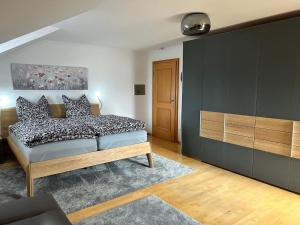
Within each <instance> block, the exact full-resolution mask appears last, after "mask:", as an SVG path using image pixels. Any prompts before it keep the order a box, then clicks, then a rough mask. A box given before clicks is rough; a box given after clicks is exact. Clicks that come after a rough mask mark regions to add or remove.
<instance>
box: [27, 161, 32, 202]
mask: <svg viewBox="0 0 300 225" xmlns="http://www.w3.org/2000/svg"><path fill="white" fill-rule="evenodd" d="M26 186H27V197H33V179H32V177H31V171H30V166H28V169H27V172H26Z"/></svg>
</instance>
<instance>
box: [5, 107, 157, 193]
mask: <svg viewBox="0 0 300 225" xmlns="http://www.w3.org/2000/svg"><path fill="white" fill-rule="evenodd" d="M49 108H50V111H51V114H52V116H53V117H56V118H64V117H65V110H64V105H63V104H52V105H49ZM91 111H92V114H93V115H95V116H97V115H100V111H99V106H98V105H97V104H92V105H91ZM1 112H2V113H1V115H2V116H1V124H2V126H1V134H2V137H4V138H7V141H8V145H9V146H10V148H11V150H12V152H13V153H14V155H15V156H16V158H17V160H18V162H19V163H20V165H21V166H22V168H23V169H24V171H25V173H26V182H27V184H26V186H27V195H28V196H29V197H31V196H33V194H34V180H35V179H38V178H41V177H45V176H50V175H54V174H59V173H63V172H67V171H72V170H76V169H82V168H86V167H89V166H95V165H98V164H102V163H107V162H112V161H116V160H121V159H126V158H131V157H134V156H139V155H146V157H147V159H148V163H149V167H153V159H152V155H151V152H152V151H151V147H150V143H149V142H147V133H146V131H144V130H137V131H132V132H124V133H120V134H110V135H105V136H99V137H97V136H95V137H94V138H86V139H75V140H67V141H61V142H52V143H47V144H43V145H39V146H34V147H30V148H28V147H27V146H25V145H24V144H23V143H22V142H20V141H19V140H18V138H16V137H15V136H14V134H12V133H10V132H9V126H10V125H12V124H15V123H16V122H17V115H16V109H15V108H9V109H3V110H2V111H1Z"/></svg>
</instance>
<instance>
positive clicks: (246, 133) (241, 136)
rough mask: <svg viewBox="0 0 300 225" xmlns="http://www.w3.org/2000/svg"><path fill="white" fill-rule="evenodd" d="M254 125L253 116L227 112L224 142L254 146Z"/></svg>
mask: <svg viewBox="0 0 300 225" xmlns="http://www.w3.org/2000/svg"><path fill="white" fill-rule="evenodd" d="M254 126H255V117H253V116H241V115H234V114H225V135H224V142H227V143H231V144H236V145H240V146H244V147H248V148H253V145H254Z"/></svg>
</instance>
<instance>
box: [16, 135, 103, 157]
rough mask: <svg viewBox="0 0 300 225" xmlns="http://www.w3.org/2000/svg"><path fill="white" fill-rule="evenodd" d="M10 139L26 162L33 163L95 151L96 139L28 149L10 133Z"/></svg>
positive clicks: (50, 144)
mask: <svg viewBox="0 0 300 225" xmlns="http://www.w3.org/2000/svg"><path fill="white" fill-rule="evenodd" d="M10 137H11V138H12V140H13V141H14V143H15V144H16V145H17V147H18V149H19V150H20V151H21V152H22V154H23V155H24V156H25V157H26V158H27V160H29V161H30V162H33V163H34V162H40V161H45V160H50V159H57V158H62V157H66V156H74V155H80V154H84V153H89V152H95V151H97V140H96V139H76V140H68V141H59V142H52V143H47V144H43V145H38V146H35V147H33V148H29V147H26V146H25V145H24V144H23V143H22V142H21V141H19V140H18V139H17V138H16V137H15V136H14V135H13V134H12V133H10Z"/></svg>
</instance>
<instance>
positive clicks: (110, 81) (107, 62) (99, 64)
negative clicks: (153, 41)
mask: <svg viewBox="0 0 300 225" xmlns="http://www.w3.org/2000/svg"><path fill="white" fill-rule="evenodd" d="M11 63H31V64H47V65H63V66H84V67H87V68H88V70H89V77H88V79H89V90H88V91H50V90H49V91H17V90H13V86H12V81H11V74H10V66H11ZM135 66H136V65H135V53H134V52H132V51H128V50H120V49H113V48H106V47H96V46H90V45H79V44H74V43H65V42H55V41H48V40H41V41H38V42H34V43H32V44H30V45H27V46H24V47H22V48H18V49H15V50H12V51H10V52H7V53H4V54H1V55H0V96H1V95H4V96H8V98H9V104H8V106H15V99H16V98H17V97H18V96H20V95H21V96H24V97H25V98H27V99H29V100H32V101H36V100H37V99H38V98H39V97H40V96H41V95H42V94H44V95H45V96H46V97H48V99H49V102H50V103H61V102H62V100H61V95H62V94H66V95H68V96H71V97H79V96H80V95H81V94H83V93H85V94H87V96H88V97H89V99H90V101H91V102H96V97H95V92H96V91H99V92H101V94H102V96H103V97H102V99H103V103H104V106H103V111H102V112H103V113H105V114H107V113H114V114H119V115H124V116H130V117H135V114H136V105H135V97H134V95H133V94H134V93H133V84H134V80H135V70H136V69H135Z"/></svg>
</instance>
